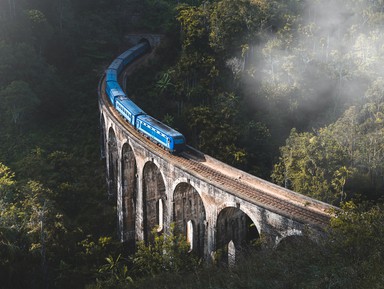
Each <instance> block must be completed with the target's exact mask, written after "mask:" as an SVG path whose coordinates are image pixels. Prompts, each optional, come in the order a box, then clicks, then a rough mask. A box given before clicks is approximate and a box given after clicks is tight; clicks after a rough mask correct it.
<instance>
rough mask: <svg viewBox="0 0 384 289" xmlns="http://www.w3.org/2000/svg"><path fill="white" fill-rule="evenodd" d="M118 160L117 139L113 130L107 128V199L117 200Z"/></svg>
mask: <svg viewBox="0 0 384 289" xmlns="http://www.w3.org/2000/svg"><path fill="white" fill-rule="evenodd" d="M118 160H119V153H118V150H117V139H116V134H115V132H114V130H113V128H109V131H108V161H107V172H108V176H107V177H108V180H107V181H108V195H109V198H112V199H115V200H116V199H117V187H118V184H117V179H118V178H117V177H118Z"/></svg>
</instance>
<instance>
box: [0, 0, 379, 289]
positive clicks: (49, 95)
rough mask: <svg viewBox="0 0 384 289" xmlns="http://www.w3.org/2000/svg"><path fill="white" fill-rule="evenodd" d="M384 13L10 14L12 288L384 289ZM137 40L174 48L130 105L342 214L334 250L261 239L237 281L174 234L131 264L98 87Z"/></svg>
mask: <svg viewBox="0 0 384 289" xmlns="http://www.w3.org/2000/svg"><path fill="white" fill-rule="evenodd" d="M383 5H384V3H383V2H382V1H381V0H375V1H363V0H351V1H347V2H345V3H342V2H341V1H336V0H328V1H301V0H290V1H283V0H274V1H264V0H216V1H199V0H190V1H174V0H157V1H155V0H145V1H139V0H111V1H106V0H97V1H89V0H82V1H75V0H50V1H48V0H31V1H23V0H9V1H1V2H0V121H1V126H0V140H1V141H0V280H1V284H0V287H1V288H89V289H90V288H382V287H383V282H384V281H383V280H384V276H383V271H382V268H383V266H384V262H383V261H384V260H383V248H384V246H383V241H382V240H384V238H383V232H384V231H383V226H382V224H383V218H384V215H383V213H382V212H383V210H382V209H383V208H382V204H381V200H380V199H381V198H382V197H383V196H382V194H383V164H384V162H383V156H384V142H383V133H384V122H383V114H384V106H383V96H384V79H383V68H382V67H383V66H382V65H381V64H382V63H384V62H383V60H384V54H383V51H384V49H383V48H384V47H383V46H384V33H382V27H383V21H384V11H383V7H384V6H383ZM135 32H144V33H159V34H162V35H164V40H163V42H162V43H161V45H160V46H159V47H158V48H157V49H156V51H155V58H154V59H153V60H152V61H151V63H149V64H148V65H147V66H146V67H141V68H140V69H138V70H137V71H135V73H134V75H132V77H131V78H130V79H129V83H128V86H129V87H130V93H131V95H132V98H133V99H134V100H135V101H136V102H137V103H138V104H139V105H140V106H141V107H143V108H144V109H145V110H146V111H147V112H148V113H149V114H152V115H153V116H155V117H157V118H158V119H160V120H162V121H163V122H164V123H167V124H169V125H171V126H172V127H174V128H175V129H177V130H179V131H181V132H182V133H183V134H184V135H185V136H186V138H187V142H188V143H189V144H190V145H192V146H194V147H196V148H198V149H200V150H202V151H204V152H205V153H207V154H210V155H212V156H214V157H216V158H218V159H221V160H223V161H225V162H226V163H228V164H230V165H233V166H236V167H238V168H241V169H243V170H246V171H248V172H250V173H252V174H255V175H257V176H260V177H263V178H265V179H268V180H272V181H274V182H276V183H278V184H280V185H282V186H285V187H287V188H290V189H293V190H295V191H297V192H300V193H303V194H306V195H309V196H311V197H315V198H318V199H320V200H323V201H326V202H329V203H333V204H336V205H341V206H342V207H343V209H344V210H343V211H342V212H340V214H339V215H338V217H337V218H335V219H333V220H332V224H331V227H330V229H329V238H327V239H325V240H322V241H321V242H319V244H317V245H314V244H312V243H308V242H302V243H300V242H299V241H295V242H292V243H288V244H286V245H284V244H283V246H281V247H280V248H278V249H277V250H275V249H274V248H268V247H266V246H265V244H262V242H261V244H257V245H256V246H255V248H253V250H252V252H253V253H251V254H249V255H248V256H247V258H243V260H242V261H240V262H239V263H238V265H237V266H236V267H235V268H232V269H228V268H225V267H222V266H220V264H218V266H216V265H214V266H212V267H210V266H208V267H206V266H205V265H203V263H202V262H201V260H198V259H196V258H195V257H194V256H191V255H190V254H187V253H186V252H187V251H188V250H187V246H186V243H185V240H183V239H182V237H181V236H178V235H177V232H173V233H172V234H171V235H170V236H168V238H165V239H164V237H163V236H160V237H159V238H157V239H156V243H155V244H154V245H153V246H145V245H144V244H141V245H140V246H139V250H138V252H137V253H136V254H134V255H132V256H130V257H128V256H127V255H126V251H125V250H124V247H123V245H122V244H120V243H118V242H117V240H116V237H115V236H116V232H115V226H116V225H115V224H116V219H115V218H116V212H115V206H116V204H115V200H113V199H108V195H107V193H106V191H107V189H106V185H105V174H104V170H105V167H104V160H101V159H100V142H99V140H100V138H99V134H100V130H99V114H98V107H97V93H96V87H97V83H98V80H99V78H100V76H101V75H102V73H103V71H104V69H105V68H106V67H107V66H108V64H109V63H110V62H111V60H112V59H113V58H114V57H115V56H116V55H118V54H119V53H120V52H122V51H123V50H124V49H126V48H128V47H127V44H126V43H125V42H124V35H125V34H126V33H135ZM164 252H168V254H164Z"/></svg>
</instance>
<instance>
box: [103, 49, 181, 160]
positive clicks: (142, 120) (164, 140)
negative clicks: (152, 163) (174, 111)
mask: <svg viewBox="0 0 384 289" xmlns="http://www.w3.org/2000/svg"><path fill="white" fill-rule="evenodd" d="M149 50H150V45H149V43H148V42H146V41H144V42H141V43H139V44H137V45H136V46H134V47H132V48H130V49H128V50H127V51H125V52H124V53H122V54H121V55H119V56H118V57H117V58H116V59H115V60H114V61H113V62H112V63H111V65H109V67H108V69H107V70H106V72H105V80H106V86H105V90H106V91H105V92H106V94H107V95H108V97H109V100H110V101H111V103H112V104H113V106H114V107H115V108H116V110H117V111H118V112H119V113H120V114H121V115H122V116H123V117H124V118H125V120H126V121H127V122H128V123H129V124H131V125H132V126H133V127H135V128H136V129H137V130H138V131H139V132H140V133H142V134H143V135H145V136H146V137H148V138H149V139H150V140H151V141H153V142H154V143H157V144H158V145H160V146H162V147H163V148H165V149H166V150H168V151H169V152H171V153H172V154H179V153H180V152H182V151H183V150H184V149H185V146H186V144H185V137H184V136H183V135H182V134H181V133H179V132H178V131H176V130H174V129H173V128H170V127H169V126H167V125H165V124H163V123H162V122H160V121H158V120H157V119H155V118H153V117H151V116H150V115H148V114H146V113H145V112H144V111H143V110H142V109H141V108H140V107H138V106H137V105H136V104H135V103H134V102H133V101H132V100H130V99H129V98H128V96H127V95H126V93H125V92H124V91H123V90H122V88H121V86H120V85H119V82H118V77H119V74H120V73H121V72H122V71H123V69H124V68H125V67H126V66H127V65H129V64H130V63H132V62H133V61H135V60H136V59H137V58H138V57H140V56H142V55H143V54H145V53H146V52H148V51H149Z"/></svg>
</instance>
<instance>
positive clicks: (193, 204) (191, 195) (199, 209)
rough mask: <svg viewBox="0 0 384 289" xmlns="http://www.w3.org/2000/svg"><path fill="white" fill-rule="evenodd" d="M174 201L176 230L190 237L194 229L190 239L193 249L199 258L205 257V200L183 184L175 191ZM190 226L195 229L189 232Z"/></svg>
mask: <svg viewBox="0 0 384 289" xmlns="http://www.w3.org/2000/svg"><path fill="white" fill-rule="evenodd" d="M173 201H174V202H173V204H174V208H173V214H174V216H173V219H174V222H175V226H176V230H177V231H178V232H180V233H181V234H183V235H185V236H186V237H188V236H187V233H188V232H191V229H192V235H191V236H190V238H189V239H190V240H191V241H192V244H191V249H192V251H193V252H196V254H198V255H199V256H203V255H204V244H205V237H206V234H205V231H206V228H205V220H206V213H205V207H204V204H203V200H202V199H201V197H200V195H199V193H198V192H197V191H196V189H195V188H194V187H193V186H191V185H190V184H189V183H185V182H182V183H179V184H178V185H177V186H176V188H175V189H174V194H173ZM188 225H189V226H193V228H189V230H188Z"/></svg>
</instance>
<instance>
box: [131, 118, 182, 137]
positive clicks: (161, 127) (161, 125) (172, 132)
mask: <svg viewBox="0 0 384 289" xmlns="http://www.w3.org/2000/svg"><path fill="white" fill-rule="evenodd" d="M138 118H139V119H140V120H142V121H144V122H146V123H147V124H149V125H151V126H153V127H155V128H157V129H158V130H160V131H161V132H162V133H164V134H166V135H167V136H170V137H174V138H176V137H183V138H184V136H183V135H182V134H181V133H179V132H178V131H176V130H174V129H173V128H171V127H169V126H167V125H165V124H164V123H162V122H160V121H159V120H157V119H156V118H153V117H152V116H150V115H140V116H139V117H138Z"/></svg>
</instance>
